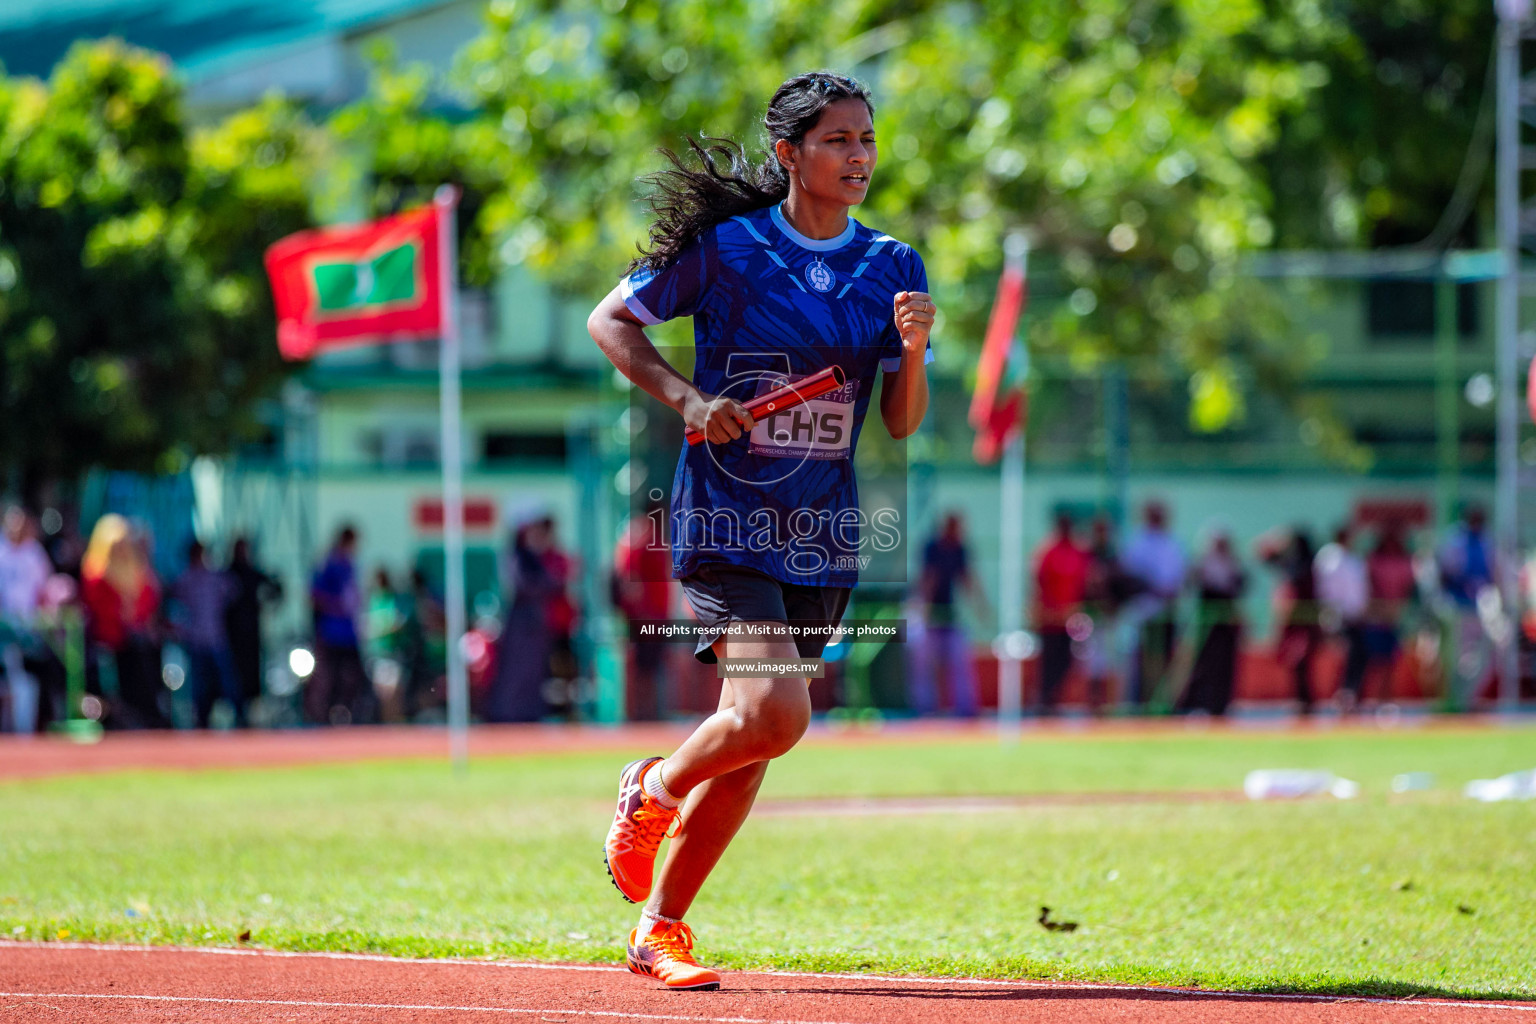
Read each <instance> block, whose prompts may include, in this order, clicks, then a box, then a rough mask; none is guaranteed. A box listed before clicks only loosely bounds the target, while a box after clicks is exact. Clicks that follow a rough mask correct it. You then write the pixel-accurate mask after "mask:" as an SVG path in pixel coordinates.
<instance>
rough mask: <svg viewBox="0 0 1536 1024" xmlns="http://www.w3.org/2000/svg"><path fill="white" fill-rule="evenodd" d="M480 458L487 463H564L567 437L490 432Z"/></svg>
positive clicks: (514, 432) (482, 443)
mask: <svg viewBox="0 0 1536 1024" xmlns="http://www.w3.org/2000/svg"><path fill="white" fill-rule="evenodd" d="M480 457H481V458H483V459H484V460H485V461H486V462H509V461H514V460H539V461H546V462H564V461H565V435H564V434H548V433H545V434H534V433H523V432H520V431H513V430H488V431H486V432H485V434H484V437H483V440H482V442H481V451H480Z"/></svg>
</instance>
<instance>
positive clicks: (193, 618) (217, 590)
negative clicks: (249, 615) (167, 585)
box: [170, 540, 246, 729]
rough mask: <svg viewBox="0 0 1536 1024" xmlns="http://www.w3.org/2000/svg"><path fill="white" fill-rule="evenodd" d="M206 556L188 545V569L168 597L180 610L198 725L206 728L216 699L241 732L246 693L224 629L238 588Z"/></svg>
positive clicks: (200, 548) (181, 636) (196, 545)
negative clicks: (224, 704) (221, 701)
mask: <svg viewBox="0 0 1536 1024" xmlns="http://www.w3.org/2000/svg"><path fill="white" fill-rule="evenodd" d="M205 557H206V552H205V551H204V550H203V546H202V544H200V543H198V542H197V541H195V540H194V541H193V542H192V543H191V544H189V545H187V568H186V571H184V572H183V573H182V574H181V576H180V577H179V578H178V579H177V580H176V582H175V583H174V584H172V586H171V591H170V597H171V599H172V600H173V601H174V602H175V604H176V605H177V606H178V608H179V611H180V615H179V616H178V618H177V619H176V627H177V630H176V635H177V637H178V639H180V641H181V644H182V647H183V648H184V649H185V650H186V653H187V667H188V669H189V674H190V676H191V678H190V680H189V681H190V682H191V684H192V701H193V704H194V706H195V707H196V708H197V727H198V728H199V729H206V728H208V716H209V715H210V714H211V713H212V711H213V705H214V701H215V700H217V699H218V698H219V697H223V698H224V699H225V700H226V701H228V702H229V705H230V707H231V709H233V711H234V713H235V725H236V726H239V727H242V728H243V727H244V726H245V724H246V718H245V694H243V693H242V692H241V690H240V676H239V674H238V673H237V672H236V670H235V659H234V656H233V655H232V654H231V653H230V650H229V633H228V631H227V628H226V626H225V622H226V617H227V616H228V614H229V606H230V605H231V604H233V603H234V600H235V596H236V592H237V587H238V584H237V583H236V582H235V580H234V578H233V577H231V576H229V575H227V574H225V573H222V572H215V571H214V570H212V569H210V568H208V565H207V563H206V561H205Z"/></svg>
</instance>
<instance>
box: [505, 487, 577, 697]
mask: <svg viewBox="0 0 1536 1024" xmlns="http://www.w3.org/2000/svg"><path fill="white" fill-rule="evenodd" d="M554 529H555V523H554V519H553V518H552V517H551V516H549V515H547V514H545V513H542V512H539V513H528V514H527V515H525V516H524V517H523V518H522V519H520V520H519V522H518V523H517V524H516V525H515V527H514V530H513V534H512V547H511V551H510V552H509V554H508V561H509V563H510V565H509V567H508V568H509V571H508V577H509V579H510V581H511V586H512V601H511V603H510V605H509V606H508V608H507V618H506V622H505V624H503V626H502V630H501V642H500V645H499V648H498V656H497V658H496V678H495V680H494V681H493V682H492V683H491V688H490V692H489V693H488V694H487V695H486V706H485V718H486V720H487V721H491V722H536V721H538V720H539V719H541V718H543V717H544V716H545V715H546V714H549V713H550V712H551V711H552V710H557V709H562V708H563V707H564V704H563V702H561V703H555V702H550V701H547V700H546V699H545V696H546V694H545V691H546V687H545V684H546V683H547V682H549V681H550V679H551V678H552V677H553V674H552V671H551V670H552V664H551V663H552V660H553V658H554V655H555V651H556V643H557V638H556V635H555V625H556V623H561V624H562V625H566V626H567V627H568V626H569V624H570V621H573V619H570V618H568V613H566V612H565V611H561V610H557V609H560V608H561V606H562V605H564V604H567V603H568V601H569V599H568V598H567V597H566V596H565V587H566V579H567V577H566V572H567V571H568V563H566V562H564V560H563V559H556V558H551V557H550V555H551V551H552V549H553V547H554ZM567 642H568V640H567ZM552 705H553V706H552Z"/></svg>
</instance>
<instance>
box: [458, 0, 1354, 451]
mask: <svg viewBox="0 0 1536 1024" xmlns="http://www.w3.org/2000/svg"><path fill="white" fill-rule="evenodd" d="M1272 6H1273V5H1264V4H1260V3H1257V2H1254V0H1161V2H1141V3H1132V4H1126V3H1121V2H1116V0H1084V2H1082V3H1075V4H1058V3H1047V2H1036V3H979V2H975V3H942V4H940V3H910V2H908V3H880V2H870V3H832V4H827V3H824V2H812V0H776V2H771V3H763V2H747V0H629V2H628V3H624V2H622V0H601V2H599V0H578V2H574V3H573V2H562V3H559V4H556V3H538V2H532V3H525V2H518V3H515V4H514V3H509V2H500V3H496V4H493V5H492V7H491V13H490V23H489V28H488V31H487V32H486V34H485V35H484V36H483V37H482V38H481V39H480V40H478V41H477V42H476V43H474V44H473V45H472V46H471V47H470V48H469V50H468V51H467V53H466V57H465V62H464V68H463V73H464V76H465V80H466V82H467V84H468V86H469V88H471V89H472V90H473V91H474V93H475V96H476V101H477V103H478V105H479V106H480V107H481V108H483V109H484V111H485V113H486V116H488V117H489V118H490V119H491V120H492V121H494V122H495V123H496V124H497V125H498V126H499V130H500V134H501V138H502V141H503V144H504V145H505V146H507V147H508V148H509V149H510V150H511V151H512V152H513V154H514V155H515V159H513V160H511V161H509V166H510V169H511V174H510V175H509V177H508V180H507V182H506V192H505V202H504V203H501V204H498V205H495V206H492V207H491V208H490V209H488V211H487V213H488V215H492V216H495V217H500V218H502V220H501V221H500V223H498V224H496V225H495V227H496V229H498V230H499V232H500V233H501V235H502V237H503V238H504V239H505V242H504V244H503V245H502V247H501V254H502V255H503V256H504V257H505V258H506V259H507V260H508V261H509V262H512V263H517V262H527V263H530V264H531V265H533V266H534V267H535V268H536V269H537V270H539V271H540V272H542V273H544V274H546V275H551V276H553V277H555V278H556V279H558V280H560V281H562V282H563V283H565V284H567V285H568V286H570V287H573V288H580V289H583V290H587V291H591V290H594V289H596V288H599V287H601V286H603V285H604V284H608V283H611V282H612V281H613V280H614V279H615V278H616V277H617V276H618V274H619V272H620V271H621V270H622V268H623V266H624V264H625V263H626V261H627V260H628V258H629V257H630V256H631V255H632V254H633V252H634V246H635V243H636V241H637V239H639V238H641V237H643V226H644V222H645V214H644V209H643V207H642V205H641V204H640V203H639V202H637V195H636V187H635V184H634V183H635V179H636V177H637V176H638V175H640V174H643V173H644V172H647V171H652V170H655V169H657V168H658V167H659V166H661V162H660V160H659V159H658V157H657V156H656V154H655V150H656V147H657V146H669V147H672V148H679V147H680V146H681V144H682V140H683V137H684V136H685V135H688V134H690V133H696V132H703V133H707V134H719V135H730V136H733V137H736V138H739V139H743V140H745V141H748V142H752V141H755V140H756V139H757V137H758V135H759V129H758V127H757V126H758V123H759V118H760V117H761V112H762V108H763V106H764V104H765V103H766V100H767V98H768V97H769V96H770V95H771V93H772V91H773V89H774V88H775V87H776V86H777V85H778V84H779V82H780V81H781V80H782V79H783V78H785V77H786V76H787V75H789V74H791V73H794V72H797V71H800V70H804V69H809V68H817V67H831V68H836V69H841V70H844V71H848V72H851V73H854V74H857V75H859V76H860V77H861V78H863V79H864V80H866V81H867V82H869V83H870V84H871V85H872V87H873V88H874V91H875V95H876V97H877V100H878V105H879V109H878V110H877V116H876V126H877V131H878V133H879V136H880V139H881V147H882V148H881V152H882V158H881V164H882V166H881V168H880V169H879V170H878V171H877V172H876V176H875V183H874V189H873V192H872V195H871V199H870V201H869V203H868V204H866V207H865V208H864V209H863V210H861V211H860V213H859V216H860V217H861V218H862V219H865V220H866V221H868V222H870V223H871V224H873V225H876V226H878V227H881V228H883V229H886V230H888V231H890V232H892V233H893V234H895V235H897V236H898V237H901V238H904V239H906V240H909V241H911V242H913V243H914V244H915V245H917V246H918V248H919V249H920V251H922V252H923V254H924V255H925V257H926V258H927V261H928V265H929V270H930V279H931V280H932V282H933V286H934V290H935V291H936V293H937V295H938V298H939V301H940V304H941V306H942V307H943V308H944V310H945V311H946V313H947V314H948V323H947V324H946V325H944V328H945V329H941V332H940V333H941V336H943V337H947V338H950V339H964V338H971V339H974V338H978V337H979V336H980V334H981V328H982V324H983V322H984V319H985V316H986V314H987V309H988V307H989V305H990V298H991V289H992V287H993V282H994V281H995V279H996V272H997V268H998V266H999V264H1000V261H1001V251H1000V250H1001V241H1002V238H1003V236H1004V235H1005V234H1006V232H1007V231H1009V230H1010V229H1013V228H1025V229H1028V230H1029V231H1030V233H1031V234H1032V235H1033V238H1034V245H1035V249H1036V251H1037V252H1038V253H1039V254H1040V262H1038V263H1037V264H1036V266H1037V268H1042V269H1044V270H1045V271H1046V273H1044V274H1042V275H1041V278H1042V279H1043V280H1044V281H1045V282H1046V285H1047V287H1045V288H1043V289H1042V291H1043V292H1044V293H1045V294H1044V298H1045V301H1043V302H1041V303H1038V304H1037V307H1036V310H1035V313H1036V314H1037V315H1039V317H1040V318H1039V319H1037V320H1036V323H1035V326H1034V327H1033V328H1032V334H1031V339H1032V342H1033V344H1034V345H1035V346H1036V348H1037V350H1038V351H1042V352H1045V353H1057V354H1059V355H1061V356H1064V357H1067V358H1070V359H1071V360H1072V361H1074V362H1076V363H1078V364H1087V365H1093V364H1095V363H1097V362H1099V361H1102V360H1104V359H1107V358H1122V359H1123V358H1144V357H1152V359H1153V360H1155V361H1157V362H1166V361H1167V360H1168V359H1169V358H1170V357H1171V359H1172V360H1173V361H1174V362H1175V363H1176V364H1178V365H1183V366H1185V367H1187V368H1188V369H1189V370H1190V371H1193V372H1198V373H1199V374H1201V376H1200V381H1199V387H1198V388H1197V391H1198V394H1199V395H1201V396H1205V401H1206V406H1207V407H1206V410H1205V412H1204V413H1202V415H1203V416H1204V417H1205V418H1204V419H1203V420H1201V421H1200V422H1202V424H1204V425H1209V426H1218V425H1220V423H1221V422H1224V421H1225V420H1227V419H1230V418H1231V417H1232V416H1233V415H1235V414H1236V413H1237V411H1238V406H1237V402H1236V399H1235V397H1234V388H1233V386H1232V382H1231V376H1232V373H1233V371H1232V366H1233V361H1232V357H1233V355H1234V353H1236V352H1239V351H1240V352H1242V354H1243V357H1244V361H1245V362H1247V363H1248V364H1249V365H1254V366H1257V367H1258V369H1259V372H1260V373H1261V374H1265V375H1273V376H1278V375H1282V374H1283V373H1284V372H1285V370H1286V368H1287V367H1288V366H1289V365H1291V364H1292V363H1293V362H1294V359H1295V357H1296V354H1297V353H1296V350H1295V348H1294V346H1283V345H1275V344H1272V343H1271V340H1272V339H1275V338H1277V337H1279V334H1280V332H1279V331H1278V323H1279V321H1278V314H1277V313H1276V311H1275V310H1274V309H1273V308H1272V307H1271V306H1270V305H1269V304H1268V303H1267V302H1266V301H1265V300H1264V298H1263V293H1262V292H1260V291H1259V290H1258V289H1257V288H1255V287H1253V286H1251V285H1249V284H1247V283H1246V282H1245V281H1244V280H1243V278H1242V277H1241V276H1240V275H1239V273H1238V258H1239V255H1240V253H1241V252H1242V250H1243V249H1244V248H1246V247H1251V246H1264V245H1268V244H1269V243H1270V242H1271V241H1272V239H1273V235H1274V227H1273V223H1272V221H1271V219H1270V216H1269V198H1270V197H1269V193H1268V190H1267V188H1266V180H1265V175H1264V168H1263V165H1262V163H1261V158H1262V157H1263V156H1264V155H1265V154H1266V153H1267V152H1268V151H1269V150H1270V149H1271V148H1272V147H1273V146H1274V144H1275V142H1276V139H1277V137H1278V132H1279V127H1280V124H1281V122H1282V119H1283V118H1284V117H1286V116H1287V115H1289V114H1291V113H1293V112H1295V111H1297V110H1300V109H1302V108H1303V107H1304V105H1305V104H1306V103H1307V102H1308V100H1309V98H1310V97H1311V95H1312V94H1313V93H1314V92H1315V91H1316V90H1317V88H1319V87H1320V86H1321V85H1322V84H1323V83H1324V82H1325V81H1326V80H1327V75H1326V71H1325V69H1324V68H1323V67H1322V66H1321V65H1319V64H1317V63H1315V62H1308V61H1302V60H1297V59H1295V58H1294V57H1292V56H1290V53H1289V51H1290V50H1294V49H1296V48H1297V47H1299V46H1301V45H1302V43H1306V45H1308V46H1311V47H1313V48H1314V49H1320V48H1321V47H1322V44H1323V40H1322V39H1321V38H1317V39H1314V38H1313V35H1316V34H1317V33H1311V34H1309V32H1308V30H1307V28H1306V26H1305V25H1302V24H1300V23H1298V22H1296V21H1295V20H1294V19H1289V18H1287V17H1284V16H1280V17H1277V16H1276V15H1275V13H1274V11H1273V10H1272V9H1271V7H1272ZM1326 27H1328V26H1321V27H1320V28H1319V29H1318V32H1321V30H1322V28H1326ZM1052 293H1054V294H1052ZM1052 299H1055V300H1056V301H1051V300H1052ZM1197 401H1198V400H1197Z"/></svg>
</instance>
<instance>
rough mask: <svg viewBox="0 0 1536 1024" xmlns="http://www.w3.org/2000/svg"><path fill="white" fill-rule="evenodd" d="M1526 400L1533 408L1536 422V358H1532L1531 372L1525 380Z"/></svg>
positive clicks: (1533, 416)
mask: <svg viewBox="0 0 1536 1024" xmlns="http://www.w3.org/2000/svg"><path fill="white" fill-rule="evenodd" d="M1525 402H1526V405H1528V406H1530V409H1531V422H1532V423H1536V359H1532V360H1531V369H1530V374H1529V376H1527V378H1526V381H1525Z"/></svg>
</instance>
